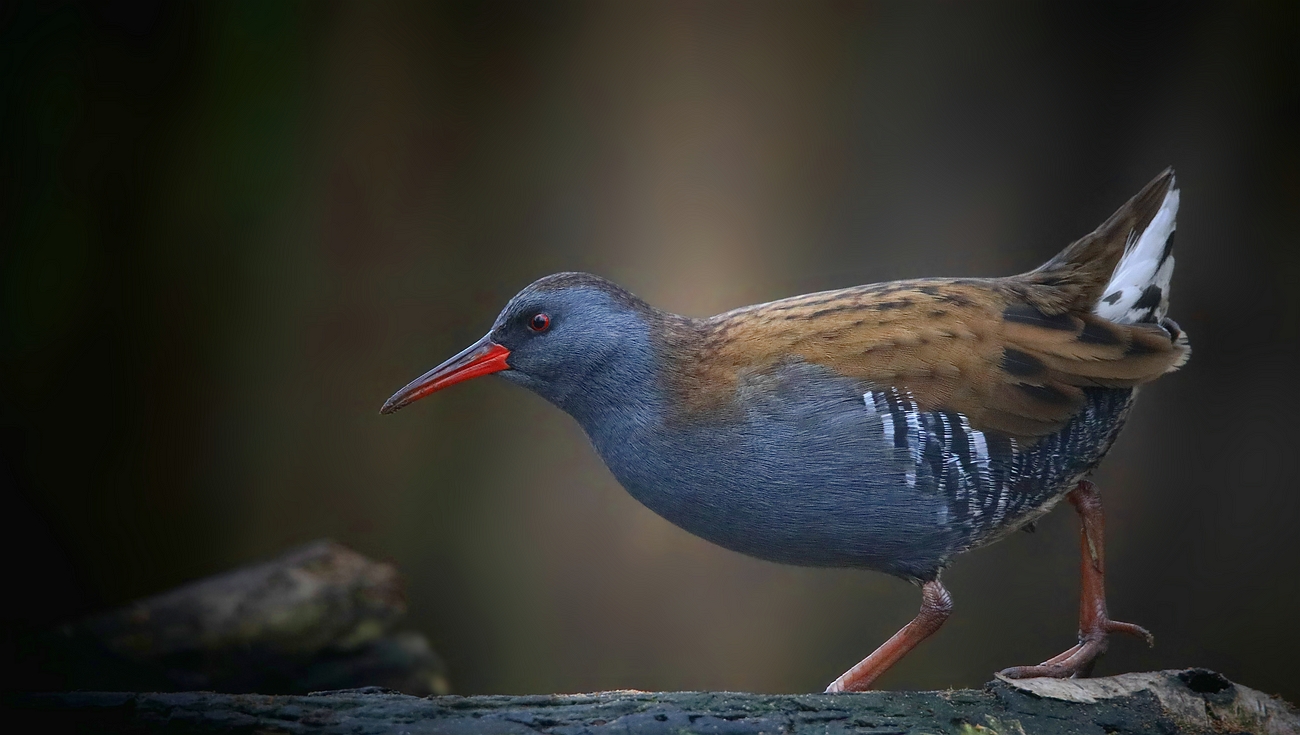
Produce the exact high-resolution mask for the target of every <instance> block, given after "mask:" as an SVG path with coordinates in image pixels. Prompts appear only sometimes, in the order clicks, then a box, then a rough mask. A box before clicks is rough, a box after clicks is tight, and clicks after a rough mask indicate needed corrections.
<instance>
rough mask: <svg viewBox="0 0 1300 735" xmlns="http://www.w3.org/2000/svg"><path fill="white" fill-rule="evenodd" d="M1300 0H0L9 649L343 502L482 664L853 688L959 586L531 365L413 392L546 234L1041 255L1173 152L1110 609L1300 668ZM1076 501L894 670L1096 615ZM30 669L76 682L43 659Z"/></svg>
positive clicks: (620, 257) (964, 659)
mask: <svg viewBox="0 0 1300 735" xmlns="http://www.w3.org/2000/svg"><path fill="white" fill-rule="evenodd" d="M1296 8H1297V5H1296V4H1295V3H1283V2H1278V3H1231V4H1224V5H1202V4H1193V3H1178V2H1169V3H1159V4H1145V5H1139V4H1130V3H1123V4H1115V5H1104V4H1098V3H1079V4H1065V3H1022V4H1010V5H1006V4H978V5H977V4H956V3H954V4H945V5H931V4H924V3H897V4H875V3H868V4H862V3H832V4H826V3H764V2H744V3H720V2H710V3H658V2H656V3H648V2H646V3H628V2H605V3H535V2H523V3H483V4H479V3H454V4H427V3H409V4H387V3H361V2H358V3H351V4H331V3H307V2H302V3H275V2H222V3H205V4H197V5H196V4H173V3H152V4H150V3H146V4H142V5H140V4H129V3H120V2H109V3H92V4H86V5H81V4H69V3H58V2H39V3H18V4H14V3H5V4H3V5H0V187H2V188H0V245H2V247H3V251H2V253H0V267H2V268H3V273H2V279H3V280H2V281H0V289H2V290H0V335H2V336H0V340H2V342H0V349H2V352H3V356H2V358H0V371H2V373H0V431H2V432H3V436H2V444H0V446H2V447H3V453H4V467H3V472H4V475H3V477H2V478H0V479H2V480H3V482H4V484H5V486H6V489H5V491H4V493H5V494H4V498H3V516H2V517H0V523H2V524H3V525H2V526H0V536H2V537H3V539H4V543H5V546H4V549H3V553H4V555H3V559H4V568H5V570H6V574H5V581H4V583H3V586H2V587H0V589H3V591H4V597H5V599H6V600H7V601H6V602H5V603H4V604H3V605H0V609H3V616H4V630H5V635H4V641H5V647H6V651H8V652H12V649H13V647H14V645H16V641H21V639H22V637H23V636H24V635H26V634H27V633H29V632H30V631H33V630H36V629H39V628H41V627H44V626H46V625H49V624H52V623H55V622H58V621H61V620H65V619H68V618H70V617H74V616H76V615H79V614H83V613H86V612H90V611H93V610H96V609H100V608H103V607H105V606H109V605H115V604H119V603H122V602H124V601H126V600H129V599H131V598H133V597H136V596H139V595H145V594H148V593H151V592H155V591H158V590H161V589H164V588H167V587H170V586H172V585H175V584H178V583H180V582H183V581H185V580H189V579H193V578H196V577H199V576H202V575H206V574H211V573H214V572H218V571H221V570H224V569H227V568H229V567H231V566H233V565H237V564H241V563H245V562H248V561H251V560H255V559H258V558H262V557H265V556H268V555H273V554H276V553H278V552H280V551H282V550H284V549H285V548H287V547H289V546H292V545H295V544H299V543H302V542H305V541H307V540H310V539H314V538H317V537H322V536H332V537H334V538H337V539H339V540H341V541H343V542H345V543H347V544H349V545H351V546H353V547H354V548H356V549H358V550H360V551H362V552H364V553H366V554H369V555H371V556H374V557H377V558H381V559H388V560H392V561H394V562H396V563H397V564H398V565H399V566H400V568H401V569H402V570H403V571H404V573H405V574H406V575H407V578H408V581H409V593H410V599H411V621H412V624H413V625H414V626H416V627H418V628H419V629H420V630H423V631H425V632H426V633H427V634H428V635H429V637H430V639H431V640H432V642H433V643H434V645H435V646H436V647H437V649H438V650H440V651H441V652H442V653H443V654H444V655H445V656H446V658H447V659H448V661H449V664H450V666H451V671H452V677H453V681H454V684H455V686H456V687H457V689H458V691H460V692H463V693H473V692H549V691H577V690H591V689H610V688H639V689H660V688H663V689H696V688H720V689H753V690H760V691H804V690H812V689H820V688H821V687H822V686H824V685H825V683H826V682H827V681H829V680H830V679H831V678H833V677H834V676H835V675H837V674H839V673H840V671H842V670H843V669H845V668H846V667H848V666H849V665H850V664H852V663H854V662H856V661H857V660H858V659H859V658H860V657H861V656H863V655H865V654H866V653H867V652H868V651H870V650H871V649H872V648H873V647H874V646H875V645H876V644H877V643H879V642H880V641H882V640H883V639H884V638H886V637H887V636H888V635H890V634H891V633H892V632H893V631H894V630H895V629H896V628H897V627H898V626H900V625H901V624H903V623H904V622H905V621H906V620H908V619H909V618H910V617H911V616H912V614H913V613H914V611H915V608H916V605H917V603H918V595H917V594H916V591H915V589H913V588H911V587H909V586H908V585H906V584H903V583H901V582H898V581H895V580H892V579H889V578H885V577H882V576H880V575H875V574H869V573H861V572H852V571H826V570H805V569H793V568H786V567H779V566H776V565H772V564H767V563H763V562H758V561H753V560H750V559H747V558H743V557H741V556H738V555H736V554H733V553H731V552H728V551H723V550H721V549H718V548H715V547H712V546H710V545H708V544H706V543H705V542H703V541H699V540H697V539H694V538H692V537H690V536H688V535H687V534H686V533H684V532H682V531H679V530H677V529H675V528H673V527H672V526H670V525H669V524H667V523H666V522H664V521H662V520H660V519H658V518H657V517H655V516H653V515H652V514H651V513H650V512H649V511H647V510H645V509H643V508H642V507H640V506H639V505H637V504H636V502H635V501H633V500H632V499H631V498H629V497H628V496H627V495H626V494H625V493H624V492H623V491H622V490H620V489H619V488H618V487H617V485H616V484H615V482H614V481H613V479H612V478H611V477H610V476H609V474H608V473H607V472H606V470H605V469H604V468H603V467H602V466H601V464H600V462H599V460H598V459H597V458H596V457H595V456H594V454H593V453H592V451H591V450H590V449H589V447H588V446H587V444H586V442H585V439H584V437H583V436H582V435H581V432H580V431H579V429H578V428H577V427H576V425H575V424H574V423H573V422H572V421H571V420H569V419H568V418H567V417H566V416H564V415H562V414H560V413H559V412H557V411H555V410H554V409H552V408H550V407H549V406H547V405H546V404H544V403H543V402H542V401H541V400H540V399H538V398H536V397H534V396H532V395H530V394H527V393H525V392H524V391H521V390H518V389H516V388H514V387H512V386H509V385H507V384H505V383H504V382H503V381H499V380H494V379H487V380H483V381H480V382H476V383H471V384H467V385H465V386H461V387H458V388H457V389H455V390H454V391H450V392H448V393H446V394H442V395H439V396H437V397H436V398H435V399H432V400H427V401H425V402H422V403H421V404H419V405H418V406H416V407H414V408H411V409H409V410H407V411H403V412H402V413H400V414H398V415H395V416H384V417H381V416H379V414H378V413H377V409H378V408H379V405H380V404H381V403H382V402H383V400H384V399H385V398H387V397H388V396H389V395H390V394H391V393H392V392H393V391H394V390H395V389H397V388H399V387H400V386H402V385H404V384H405V383H406V382H407V381H408V380H409V379H411V378H413V377H415V376H416V375H418V374H420V373H422V372H423V371H425V370H426V369H428V368H429V367H431V366H433V365H434V364H435V363H437V362H439V361H441V360H442V359H443V358H444V357H446V356H448V355H450V354H451V353H453V352H454V351H456V350H457V349H459V348H460V347H461V346H463V345H464V344H466V343H468V342H469V341H471V340H473V339H475V338H477V337H478V336H479V335H480V334H482V333H483V332H484V331H485V330H486V329H487V327H488V326H489V324H490V323H491V321H492V318H493V317H494V315H495V314H496V311H497V309H498V308H499V307H500V306H501V305H502V304H503V303H504V302H505V300H506V299H507V298H508V297H509V296H510V295H512V294H513V293H514V292H515V291H516V290H518V289H519V288H521V287H522V286H524V285H525V284H527V283H528V282H529V281H531V280H532V279H534V278H536V277H539V276H541V275H544V274H547V273H550V272H553V271H557V270H589V271H594V272H597V273H600V274H603V275H605V276H608V277H611V278H613V279H615V280H617V281H618V282H620V283H622V284H624V285H626V286H627V287H629V288H631V289H632V290H634V291H635V292H637V293H638V294H640V295H642V296H644V297H645V298H647V299H648V300H650V301H651V302H653V303H655V304H658V305H660V306H663V307H666V308H670V309H673V310H677V311H679V312H683V313H688V314H693V315H704V314H709V313H714V312H717V311H721V310H724V309H727V308H731V307H735V306H739V305H743V304H747V303H752V302H757V301H764V300H769V299H773V298H778V297H782V296H787V295H791V294H796V293H801V292H807V291H813V290H821V289H827V288H834V287H839V286H847V285H851V284H857V283H864V282H871V281H878V280H887V279H893V278H901V277H909V276H923V275H998V274H1005V273H1010V272H1015V271H1019V270H1024V269H1028V268H1030V267H1033V266H1035V265H1037V264H1038V263H1039V262H1041V261H1042V260H1044V259H1046V258H1047V257H1048V256H1050V255H1051V254H1053V253H1054V252H1055V251H1056V250H1057V249H1058V248H1060V247H1061V246H1063V245H1064V244H1066V243H1067V242H1068V241H1070V240H1071V239H1073V238H1075V237H1077V236H1079V235H1081V234H1083V233H1085V232H1087V231H1088V230H1090V229H1092V227H1094V226H1095V225H1096V224H1098V223H1099V222H1100V221H1101V220H1102V219H1103V218H1104V217H1106V216H1107V215H1108V214H1109V213H1110V212H1111V211H1112V210H1113V209H1114V208H1115V207H1116V206H1118V205H1119V204H1120V203H1121V202H1122V201H1123V200H1124V199H1126V198H1127V197H1128V196H1130V195H1131V194H1132V193H1134V192H1135V191H1137V189H1138V188H1139V187H1140V186H1141V185H1142V184H1144V183H1145V182H1146V181H1147V180H1149V179H1150V178H1151V177H1153V176H1154V175H1155V174H1156V173H1158V172H1159V171H1160V170H1161V169H1162V168H1164V167H1165V166H1168V165H1173V166H1175V167H1177V169H1178V173H1179V179H1180V183H1181V185H1182V187H1183V200H1182V202H1183V203H1182V207H1183V208H1182V211H1181V213H1180V218H1179V225H1180V227H1179V235H1178V238H1179V239H1178V271H1177V275H1176V277H1175V279H1174V293H1173V310H1172V312H1171V316H1173V317H1174V318H1175V319H1177V320H1178V321H1179V322H1180V323H1181V324H1182V325H1183V327H1184V328H1186V330H1187V331H1188V332H1189V333H1190V335H1191V339H1192V344H1193V346H1194V354H1193V357H1192V360H1191V362H1190V364H1189V365H1188V367H1187V368H1186V369H1185V370H1183V371H1182V372H1180V373H1177V374H1175V375H1172V376H1169V377H1167V378H1165V379H1162V380H1161V381H1159V382H1158V383H1157V384H1155V385H1153V386H1151V387H1150V388H1149V389H1146V390H1144V392H1143V397H1142V401H1141V402H1140V404H1139V408H1138V409H1137V411H1136V413H1135V415H1134V416H1133V419H1132V421H1131V423H1130V425H1129V428H1128V430H1127V431H1126V432H1125V434H1124V436H1123V437H1122V438H1121V440H1120V442H1119V444H1118V445H1117V446H1116V448H1115V450H1114V451H1113V452H1112V454H1111V456H1110V458H1109V460H1108V461H1107V463H1106V464H1105V465H1104V467H1103V469H1102V470H1101V471H1100V473H1099V475H1098V483H1099V485H1100V486H1101V488H1102V490H1103V493H1104V494H1105V497H1106V499H1107V507H1108V510H1109V512H1110V515H1109V536H1110V544H1109V561H1110V569H1111V576H1110V589H1111V609H1112V611H1113V613H1114V614H1115V615H1116V617H1118V618H1119V619H1122V620H1131V621H1133V622H1138V623H1141V624H1143V625H1146V626H1148V627H1149V628H1150V629H1151V630H1152V631H1154V632H1155V634H1156V638H1157V647H1156V648H1155V649H1154V650H1151V651H1148V650H1146V649H1144V648H1142V647H1141V645H1140V644H1138V643H1137V642H1134V641H1130V640H1117V641H1114V642H1113V645H1112V652H1111V654H1109V656H1108V658H1107V659H1106V660H1105V661H1103V662H1102V664H1101V666H1100V668H1099V672H1116V671H1121V670H1129V669H1148V668H1166V667H1178V666H1188V665H1200V666H1208V667H1211V668H1214V669H1218V670H1221V671H1223V672H1225V673H1226V674H1228V675H1229V676H1230V677H1232V678H1234V679H1237V680H1239V681H1242V682H1243V683H1247V684H1249V685H1252V686H1255V687H1257V688H1261V689H1265V690H1268V691H1271V692H1281V693H1283V694H1285V695H1287V696H1289V697H1290V698H1292V699H1293V700H1294V699H1298V698H1300V676H1297V674H1296V659H1297V658H1298V657H1300V634H1297V632H1296V625H1295V620H1296V618H1297V613H1298V612H1300V610H1298V609H1297V601H1298V595H1297V589H1298V588H1300V543H1297V540H1296V528H1297V523H1298V522H1300V483H1298V482H1297V479H1296V477H1297V473H1296V470H1295V455H1296V452H1297V447H1296V442H1297V438H1300V429H1298V426H1300V424H1298V422H1297V399H1296V395H1297V392H1296V388H1295V385H1296V382H1295V375H1296V357H1297V354H1296V353H1297V349H1296V344H1297V331H1298V329H1297V328H1298V326H1300V319H1298V318H1297V316H1298V314H1300V309H1298V307H1297V293H1296V290H1297V289H1296V283H1297V282H1298V281H1300V268H1298V263H1300V256H1298V255H1297V232H1300V214H1298V213H1300V158H1298V157H1297V144H1296V140H1297V131H1298V130H1300V107H1298V105H1297V99H1298V92H1297V90H1298V89H1300V60H1298V57H1297V48H1300V33H1298V29H1300V22H1298V18H1297V9H1296ZM1076 565H1077V547H1076V533H1075V522H1074V519H1073V518H1072V517H1071V516H1070V514H1069V513H1068V511H1065V510H1059V511H1057V512H1056V513H1053V514H1052V515H1051V516H1050V517H1049V518H1048V519H1047V520H1046V522H1044V523H1043V524H1042V525H1041V527H1040V529H1039V532H1038V533H1037V534H1034V535H1028V534H1017V535H1016V536H1014V537H1013V538H1011V539H1009V540H1007V541H1005V542H1003V543H1001V544H998V545H996V546H994V547H992V548H989V549H987V550H984V551H980V552H977V553H974V554H971V555H969V556H967V557H964V558H962V559H960V560H959V561H958V562H957V563H956V564H955V565H954V567H953V568H952V569H951V570H950V571H949V572H948V574H947V576H946V580H947V582H948V583H949V586H950V588H951V590H952V592H953V596H954V598H955V603H956V611H955V614H954V616H953V617H952V619H951V621H950V622H949V623H948V625H947V626H946V627H945V628H944V629H943V630H942V631H941V632H940V633H939V634H938V635H937V636H936V637H935V639H934V640H932V641H930V642H928V643H927V644H925V645H924V646H922V647H921V648H920V649H919V650H917V651H916V652H915V653H914V654H913V655H911V656H910V657H908V658H907V659H906V660H904V662H903V663H902V664H900V665H899V666H898V667H897V668H896V669H895V670H894V671H892V672H891V673H890V674H889V675H888V676H887V677H886V678H885V679H884V680H882V682H881V683H882V685H884V686H888V687H934V688H943V687H949V686H964V685H974V684H978V683H980V682H983V681H985V680H987V679H988V678H989V676H990V674H991V672H992V671H994V670H995V669H999V668H1002V667H1004V666H1009V665H1013V664H1025V663H1034V662H1037V661H1039V660H1041V659H1043V658H1046V657H1047V656H1049V655H1051V654H1054V653H1056V652H1057V651H1059V650H1061V649H1063V648H1065V647H1066V646H1068V645H1070V644H1071V643H1072V642H1073V637H1074V628H1075V605H1076V597H1075V595H1076V589H1077V568H1076ZM6 671H7V674H6V676H7V683H8V684H9V685H24V686H36V685H45V684H42V682H46V680H44V679H42V678H41V673H40V672H38V671H33V670H31V669H29V668H23V667H17V668H15V667H12V666H11V667H9V668H8V669H7V670H6Z"/></svg>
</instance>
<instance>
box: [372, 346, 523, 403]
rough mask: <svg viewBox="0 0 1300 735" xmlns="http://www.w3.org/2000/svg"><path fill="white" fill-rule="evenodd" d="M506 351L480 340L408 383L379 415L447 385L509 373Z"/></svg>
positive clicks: (508, 351) (388, 401)
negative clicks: (504, 372) (503, 372)
mask: <svg viewBox="0 0 1300 735" xmlns="http://www.w3.org/2000/svg"><path fill="white" fill-rule="evenodd" d="M509 356H510V350H507V349H506V348H504V347H502V346H501V345H499V344H497V343H496V342H493V341H492V340H490V339H488V338H487V337H484V338H483V339H480V340H479V341H477V342H475V343H474V344H472V345H470V346H469V347H466V348H465V349H463V350H461V351H460V353H459V354H457V355H456V356H455V357H453V358H451V359H450V360H448V361H446V362H444V363H443V364H441V365H439V366H438V367H436V368H434V369H432V370H430V371H429V372H427V373H425V374H424V375H421V376H420V377H418V378H416V379H415V380H412V381H411V383H410V385H408V386H406V387H405V388H403V389H401V390H399V391H397V392H396V393H394V394H393V397H392V398H389V399H388V400H387V401H385V402H384V407H383V408H381V409H379V412H380V413H392V412H394V411H396V410H397V409H399V408H401V407H403V406H405V405H406V404H408V403H414V402H415V401H418V400H420V399H421V398H424V397H425V396H427V395H429V394H430V393H433V392H436V391H440V390H442V389H443V388H446V387H447V386H449V385H455V384H457V383H459V382H461V381H464V380H469V379H470V378H477V377H479V376H480V375H491V374H492V373H497V372H501V371H502V370H509V369H510V366H509V365H508V364H506V358H507V357H509Z"/></svg>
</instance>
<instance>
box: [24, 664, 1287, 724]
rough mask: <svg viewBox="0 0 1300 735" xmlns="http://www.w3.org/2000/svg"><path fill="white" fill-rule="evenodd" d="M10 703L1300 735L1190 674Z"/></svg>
mask: <svg viewBox="0 0 1300 735" xmlns="http://www.w3.org/2000/svg"><path fill="white" fill-rule="evenodd" d="M10 704H11V705H16V707H17V709H16V710H15V711H16V712H17V713H18V714H21V715H25V716H28V717H30V718H31V719H32V725H33V726H36V727H39V728H40V729H41V730H42V731H44V732H51V731H66V730H69V729H71V730H78V731H88V732H89V731H93V732H133V733H140V732H144V733H150V732H167V733H254V732H256V733H272V732H274V733H352V734H355V735H363V734H374V735H379V734H380V733H394V734H396V733H411V734H413V735H414V734H416V733H460V734H472V733H532V734H536V733H554V734H556V735H576V734H577V733H717V734H719V735H723V734H726V735H745V734H748V733H793V734H795V735H800V734H802V733H839V732H845V733H848V732H855V733H875V734H876V735H886V734H887V733H895V734H898V735H902V734H904V733H931V734H937V733H961V734H962V735H975V734H976V733H979V734H981V735H1052V734H1054V733H1085V734H1088V733H1095V734H1096V735H1104V734H1114V733H1142V734H1144V735H1145V734H1148V733H1166V734H1170V733H1212V732H1213V733H1260V734H1269V735H1274V734H1283V733H1285V734H1288V735H1295V734H1297V733H1300V717H1298V716H1297V713H1296V711H1295V709H1294V708H1292V707H1291V706H1290V705H1288V704H1287V703H1285V702H1283V701H1281V700H1279V699H1276V698H1272V697H1269V696H1267V695H1264V694H1262V693H1260V692H1257V691H1254V690H1252V689H1248V688H1246V687H1243V686H1239V685H1236V684H1233V683H1232V682H1230V681H1228V680H1227V679H1225V678H1224V677H1222V676H1220V675H1219V674H1216V673H1213V672H1210V671H1205V670H1198V669H1193V670H1188V671H1163V672H1151V673H1139V674H1125V675H1121V676H1114V677H1105V678H1098V679H1084V680H1067V681H1056V680H1044V679H1034V680H1028V681H1023V682H1009V681H995V682H992V683H990V684H989V685H988V686H986V687H985V688H984V689H979V690H974V689H967V690H951V691H942V692H867V693H864V694H833V695H827V694H807V695H761V694H736V693H726V692H663V693H654V692H634V691H623V692H604V693H600V694H575V695H547V696H525V697H506V696H497V697H454V696H441V697H427V698H419V697H412V696H407V695H402V694H398V693H395V692H389V691H385V690H382V689H373V688H371V689H361V690H348V691H336V692H322V693H318V694H312V695H307V696H266V695H255V694H244V695H234V694H212V693H202V692H198V693H196V692H189V693H177V694H113V693H93V692H67V693H55V694H26V695H22V696H21V697H20V698H19V699H17V700H13V701H11V702H10Z"/></svg>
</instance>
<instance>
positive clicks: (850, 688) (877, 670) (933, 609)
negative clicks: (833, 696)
mask: <svg viewBox="0 0 1300 735" xmlns="http://www.w3.org/2000/svg"><path fill="white" fill-rule="evenodd" d="M951 613H952V598H951V597H949V596H948V590H946V589H944V588H943V585H941V584H939V580H937V579H936V580H932V581H929V582H926V583H925V584H923V585H921V611H920V612H919V613H917V614H916V617H915V618H914V619H913V620H912V622H910V623H908V624H907V625H905V626H903V629H902V630H900V631H898V632H897V633H895V634H894V637H892V638H890V639H889V640H887V641H885V642H884V644H882V645H881V646H880V648H877V649H876V650H875V651H873V652H872V653H871V655H870V656H867V657H866V658H864V659H862V661H860V662H858V665H857V666H854V667H853V668H851V669H849V670H848V671H846V672H844V673H843V674H841V675H840V678H838V679H836V680H835V681H833V682H831V685H830V686H828V687H826V691H827V693H831V692H865V691H866V690H868V689H870V688H871V683H872V682H873V681H875V680H876V679H878V678H879V677H880V675H881V674H883V673H885V671H886V670H888V669H889V667H890V666H893V665H894V664H896V663H898V660H899V659H901V658H902V657H903V656H905V655H907V652H908V651H910V650H912V649H913V648H916V644H918V643H920V642H921V641H923V640H925V639H926V638H928V637H930V635H931V634H933V633H934V632H935V631H936V630H938V629H939V626H941V625H943V621H945V620H947V619H948V615H950V614H951Z"/></svg>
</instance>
